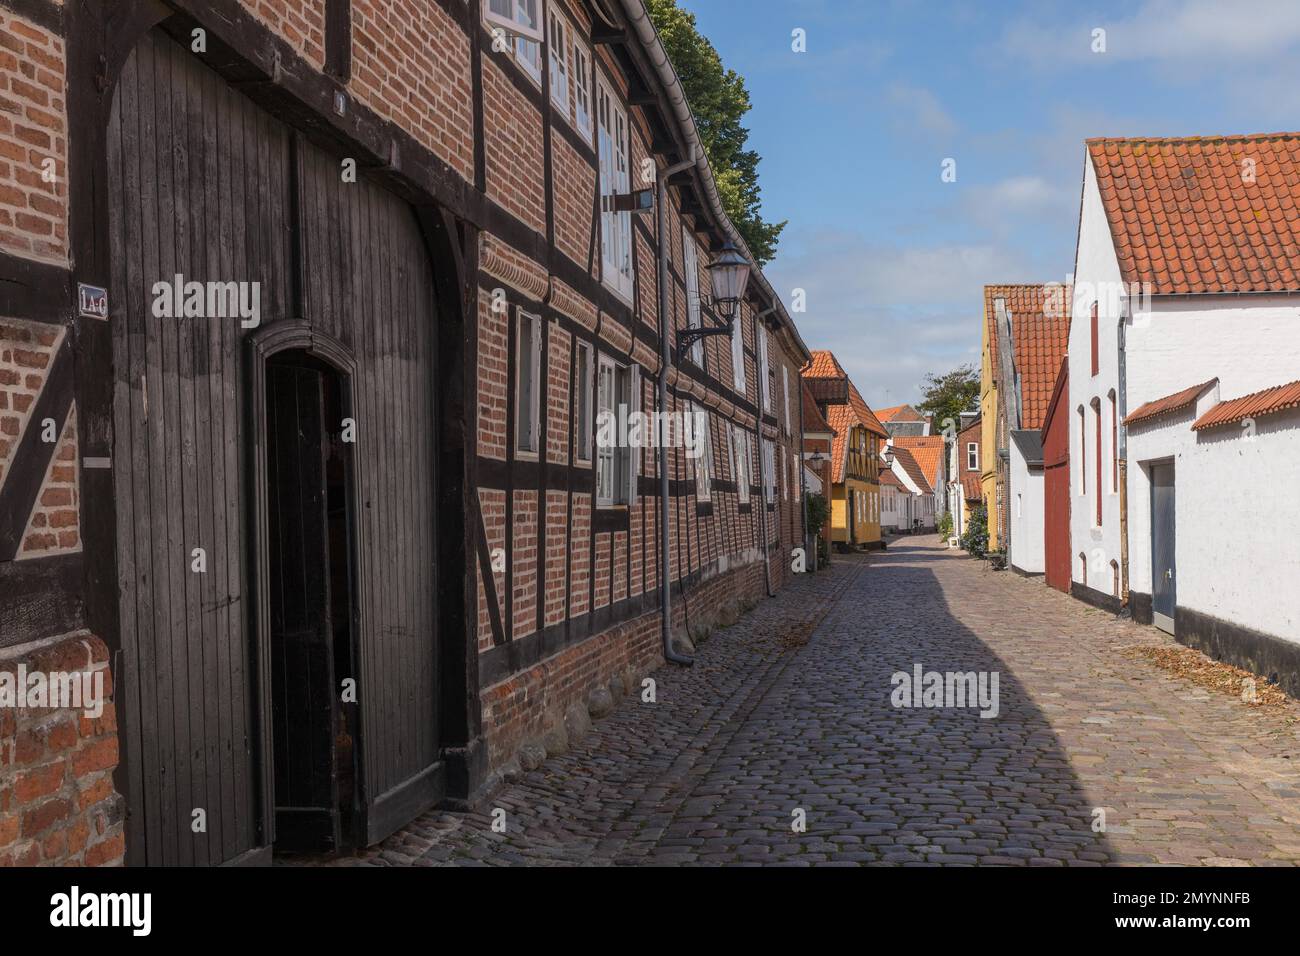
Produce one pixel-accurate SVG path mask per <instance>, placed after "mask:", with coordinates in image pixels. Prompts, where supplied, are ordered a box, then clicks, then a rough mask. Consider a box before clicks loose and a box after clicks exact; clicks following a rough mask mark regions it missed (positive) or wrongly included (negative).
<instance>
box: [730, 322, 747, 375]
mask: <svg viewBox="0 0 1300 956" xmlns="http://www.w3.org/2000/svg"><path fill="white" fill-rule="evenodd" d="M731 383H732V384H733V385H734V386H735V387H736V391H737V392H739V393H740V394H741V395H744V394H745V330H744V328H743V327H742V324H741V321H740V309H739V308H737V309H736V316H735V318H733V319H732V320H731Z"/></svg>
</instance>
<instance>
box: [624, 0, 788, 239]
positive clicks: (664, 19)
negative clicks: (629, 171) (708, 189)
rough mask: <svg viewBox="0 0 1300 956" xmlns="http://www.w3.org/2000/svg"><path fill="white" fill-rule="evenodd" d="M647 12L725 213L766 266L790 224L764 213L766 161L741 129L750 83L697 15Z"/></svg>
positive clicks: (670, 0) (673, 0)
mask: <svg viewBox="0 0 1300 956" xmlns="http://www.w3.org/2000/svg"><path fill="white" fill-rule="evenodd" d="M646 7H647V8H648V9H649V11H650V17H651V19H653V20H654V24H655V28H656V29H658V31H659V37H660V39H662V40H663V44H664V49H666V50H667V51H668V56H669V58H670V59H671V60H672V61H673V66H674V67H675V68H676V70H677V75H678V77H680V78H681V81H682V87H683V88H684V89H685V91H686V99H687V101H688V102H689V103H690V104H691V112H693V113H694V114H695V125H696V127H697V128H698V129H699V131H700V140H701V141H702V142H703V143H704V151H705V153H706V154H708V157H709V163H710V164H711V165H712V166H713V177H714V179H715V180H716V182H717V184H718V194H719V195H720V196H721V197H722V207H723V209H724V210H725V211H726V213H727V217H728V218H729V219H730V220H731V221H732V223H733V224H734V225H735V227H736V231H737V232H739V233H740V235H741V237H742V238H743V239H744V240H745V243H746V245H748V246H749V251H750V252H752V253H753V254H754V258H755V259H756V260H758V264H759V265H766V264H767V263H769V262H771V261H772V259H773V258H774V257H775V256H776V246H777V243H778V242H779V241H780V238H781V231H782V230H783V229H785V226H786V224H785V223H784V222H777V223H772V222H767V221H766V220H765V219H764V218H763V217H762V215H761V213H760V212H759V209H760V207H761V205H762V198H761V195H760V190H759V186H758V163H759V159H760V157H759V155H758V153H757V152H755V151H754V150H752V149H746V148H745V147H746V144H747V143H748V142H749V130H748V129H746V128H745V127H744V126H742V125H741V120H742V119H743V118H744V116H745V114H746V113H748V112H749V110H750V101H749V91H748V90H747V89H746V88H745V78H744V77H743V76H741V75H740V74H739V73H737V72H736V71H735V70H728V69H726V68H725V67H724V66H723V65H722V58H721V57H720V56H718V51H717V50H716V49H714V47H713V44H712V43H710V42H709V41H708V40H707V39H705V38H704V36H702V35H701V34H700V31H699V29H698V28H697V27H696V25H695V14H693V13H690V12H689V11H687V10H683V9H681V8H680V7H678V6H677V0H647V3H646Z"/></svg>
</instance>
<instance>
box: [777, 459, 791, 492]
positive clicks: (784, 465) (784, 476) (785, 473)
mask: <svg viewBox="0 0 1300 956" xmlns="http://www.w3.org/2000/svg"><path fill="white" fill-rule="evenodd" d="M777 453H778V454H780V456H781V500H782V501H789V500H790V459H788V458H787V457H786V455H785V449H784V448H778V449H777Z"/></svg>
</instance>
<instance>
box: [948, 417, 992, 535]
mask: <svg viewBox="0 0 1300 956" xmlns="http://www.w3.org/2000/svg"><path fill="white" fill-rule="evenodd" d="M962 422H963V425H964V427H963V428H962V430H961V431H959V432H958V433H957V434H956V435H954V436H953V437H952V438H951V439H950V440H949V441H948V502H949V505H948V507H949V512H950V513H951V514H952V533H953V537H955V538H957V539H959V540H960V538H961V536H962V535H963V534H965V533H966V526H967V523H968V522H969V520H970V512H971V510H972V509H973V508H976V507H978V506H979V505H980V504H981V503H982V501H983V498H984V492H983V486H982V483H981V480H980V477H981V467H980V452H981V448H982V442H983V431H984V423H983V420H982V418H981V417H980V415H979V414H978V413H976V414H975V415H974V416H973V417H971V418H970V419H969V421H968V420H967V419H966V418H965V417H963V419H962Z"/></svg>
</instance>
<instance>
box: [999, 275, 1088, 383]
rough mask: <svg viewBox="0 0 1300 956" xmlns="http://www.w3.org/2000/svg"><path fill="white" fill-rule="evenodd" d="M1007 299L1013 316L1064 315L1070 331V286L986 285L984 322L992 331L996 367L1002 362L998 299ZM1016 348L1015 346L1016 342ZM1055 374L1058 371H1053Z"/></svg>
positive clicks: (1039, 284)
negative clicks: (999, 346) (999, 344)
mask: <svg viewBox="0 0 1300 956" xmlns="http://www.w3.org/2000/svg"><path fill="white" fill-rule="evenodd" d="M998 299H1005V300H1006V304H1007V310H1008V311H1010V312H1011V313H1012V314H1013V315H1021V316H1023V315H1045V314H1049V313H1050V314H1052V315H1053V316H1063V317H1064V319H1065V323H1066V327H1067V329H1068V327H1069V323H1070V308H1071V304H1072V299H1071V292H1070V287H1069V286H1065V285H1061V284H1059V283H1058V284H1044V283H1042V282H1034V283H1022V284H1017V285H986V286H985V287H984V323H985V325H987V326H988V330H989V348H990V349H991V350H992V352H993V368H994V369H997V368H999V367H1000V363H999V362H998V324H997V314H998V313H997V300H998ZM1012 344H1013V345H1014V344H1015V343H1012ZM1053 371H1055V369H1053Z"/></svg>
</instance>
